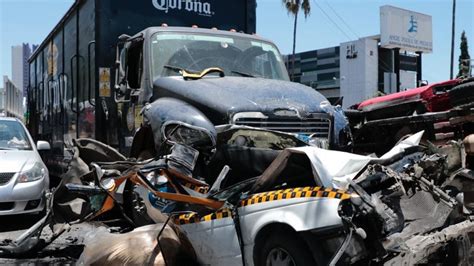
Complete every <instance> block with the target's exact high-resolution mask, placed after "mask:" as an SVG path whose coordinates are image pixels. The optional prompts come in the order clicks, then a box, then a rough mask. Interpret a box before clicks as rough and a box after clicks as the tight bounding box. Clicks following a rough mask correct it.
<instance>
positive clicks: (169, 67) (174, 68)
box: [163, 65, 192, 74]
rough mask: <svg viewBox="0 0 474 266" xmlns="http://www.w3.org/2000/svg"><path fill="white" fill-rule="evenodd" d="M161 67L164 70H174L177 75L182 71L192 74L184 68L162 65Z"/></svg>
mask: <svg viewBox="0 0 474 266" xmlns="http://www.w3.org/2000/svg"><path fill="white" fill-rule="evenodd" d="M163 67H164V68H166V69H171V70H174V71H175V72H178V73H180V74H182V72H183V71H185V72H192V71H190V70H187V69H185V68H183V67H178V66H172V65H164V66H163Z"/></svg>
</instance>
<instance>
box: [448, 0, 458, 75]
mask: <svg viewBox="0 0 474 266" xmlns="http://www.w3.org/2000/svg"><path fill="white" fill-rule="evenodd" d="M455 21H456V0H453V24H452V29H451V69H450V72H449V79H453V68H454V30H455V27H454V26H455Z"/></svg>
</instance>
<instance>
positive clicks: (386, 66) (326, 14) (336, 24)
mask: <svg viewBox="0 0 474 266" xmlns="http://www.w3.org/2000/svg"><path fill="white" fill-rule="evenodd" d="M313 2H314V4H315V5H316V6H317V7H318V8H319V9H320V10H321V12H323V14H324V15H325V16H326V17H327V18H328V19H329V21H331V22H332V23H333V24H334V26H336V27H337V28H338V29H339V30H340V31H341V32H342V33H343V34H344V35H345V36H346V37H347V39H348V41H352V38H351V37H349V35H348V34H347V33H346V32H345V31H344V30H343V29H342V28H341V27H340V26H339V25H338V23H336V22H335V21H334V20H333V19H332V18H331V17H330V16H329V15H328V13H326V11H325V10H324V9H323V8H322V7H321V6H320V5H319V4H318V2H317V0H313ZM331 9H332V8H331ZM332 10H333V12H334V13H335V14H336V16H337V17H339V18H340V19H341V20H342V18H341V16H339V14H337V12H336V11H335V10H334V9H332ZM346 25H347V24H346ZM349 30H352V29H350V27H349ZM352 34H354V35H356V36H357V38H359V37H358V35H357V34H356V33H355V32H353V31H352ZM359 39H360V38H359ZM369 58H370V59H371V60H373V61H374V62H375V59H374V58H372V57H369ZM378 61H379V62H380V63H381V64H382V65H383V67H385V68H386V69H387V70H390V69H392V67H391V66H390V65H389V64H388V63H386V62H385V61H384V60H382V59H380V58H378ZM375 63H376V62H375Z"/></svg>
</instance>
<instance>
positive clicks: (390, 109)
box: [345, 78, 474, 153]
mask: <svg viewBox="0 0 474 266" xmlns="http://www.w3.org/2000/svg"><path fill="white" fill-rule="evenodd" d="M473 106H474V81H473V79H472V78H471V79H454V80H448V81H443V82H438V83H433V84H430V85H426V86H422V87H419V88H415V89H410V90H407V91H402V92H398V93H394V94H389V95H384V96H380V97H376V98H372V99H369V100H365V101H363V102H361V103H359V104H356V105H354V106H352V107H351V108H350V110H347V111H346V112H345V113H346V115H347V117H348V118H349V123H350V125H351V129H352V133H353V137H354V150H355V151H356V152H360V153H372V152H376V153H383V152H386V151H387V148H388V147H391V146H393V144H394V143H396V142H397V141H398V140H399V139H400V138H401V137H403V136H404V135H406V134H411V133H414V132H417V131H420V130H425V135H424V136H425V137H426V138H427V139H428V140H430V141H432V142H438V141H446V140H447V139H460V138H462V137H463V136H465V135H466V132H473V128H474V126H473V125H472V124H473V121H474V109H473V108H472V107H473Z"/></svg>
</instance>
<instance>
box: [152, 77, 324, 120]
mask: <svg viewBox="0 0 474 266" xmlns="http://www.w3.org/2000/svg"><path fill="white" fill-rule="evenodd" d="M161 97H173V98H178V99H181V100H184V101H186V102H188V103H190V104H192V105H201V106H204V107H205V108H204V109H208V108H209V109H211V110H215V111H218V112H219V113H227V114H232V113H236V112H240V111H245V112H249V111H260V112H273V111H274V110H275V109H280V108H281V109H292V110H295V111H298V113H299V114H300V115H302V116H305V115H306V114H308V113H312V112H323V111H324V110H323V109H324V108H323V107H321V105H320V103H321V102H324V101H327V99H326V98H324V96H322V95H321V94H320V93H319V92H317V91H316V90H314V89H312V88H310V87H308V86H305V85H302V84H299V83H294V82H289V81H282V80H270V79H263V78H245V77H204V78H202V79H198V80H184V79H183V78H182V77H162V78H158V79H157V80H155V82H154V93H153V100H155V99H157V98H161Z"/></svg>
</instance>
